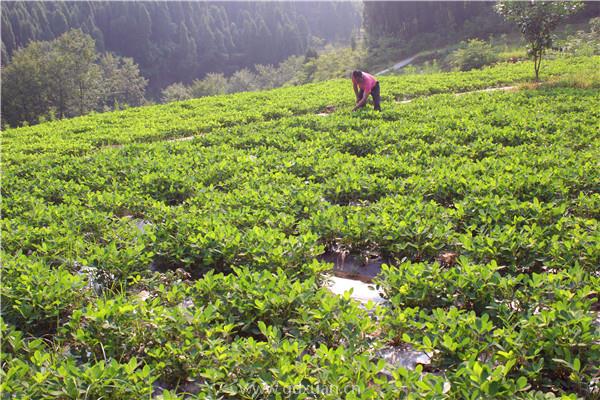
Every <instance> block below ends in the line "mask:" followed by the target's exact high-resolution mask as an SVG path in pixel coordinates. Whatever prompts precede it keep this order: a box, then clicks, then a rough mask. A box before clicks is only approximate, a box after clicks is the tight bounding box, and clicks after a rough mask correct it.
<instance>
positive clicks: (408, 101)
mask: <svg viewBox="0 0 600 400" xmlns="http://www.w3.org/2000/svg"><path fill="white" fill-rule="evenodd" d="M511 90H518V86H501V87H491V88H485V89H478V90H471V91H469V92H458V93H454V95H455V96H463V95H465V94H472V93H483V92H496V91H511ZM437 94H448V93H436V94H431V95H428V96H418V97H414V98H412V99H407V100H396V103H398V104H406V103H410V102H412V101H413V100H417V99H422V98H425V97H431V96H435V95H437Z"/></svg>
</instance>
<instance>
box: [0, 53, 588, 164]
mask: <svg viewBox="0 0 600 400" xmlns="http://www.w3.org/2000/svg"><path fill="white" fill-rule="evenodd" d="M598 62H599V59H598V57H580V58H558V59H555V60H550V61H548V62H547V64H546V66H545V73H546V74H548V76H554V75H563V74H569V73H575V72H578V71H581V70H593V69H594V68H595V65H597V64H598ZM530 78H531V66H530V65H529V64H528V63H516V64H499V65H497V66H493V67H490V68H485V69H483V70H474V71H469V72H455V73H440V74H431V75H427V76H426V77H422V76H418V75H408V76H399V77H382V78H381V85H382V88H383V90H382V98H383V101H384V110H386V109H388V110H389V109H390V105H391V104H392V102H393V101H394V100H396V99H404V98H413V97H418V96H426V95H431V94H438V93H453V92H463V91H470V90H476V89H482V88H487V87H494V86H502V85H507V84H514V83H518V82H523V81H527V80H529V79H530ZM353 99H354V98H353V94H352V91H351V90H350V87H349V81H345V80H337V81H327V82H324V83H317V84H311V85H304V86H302V87H298V88H296V87H289V88H281V89H275V90H271V91H266V92H258V93H239V94H235V95H227V96H214V97H207V98H202V99H197V100H191V101H185V102H175V103H170V104H167V105H159V106H148V107H136V108H131V109H127V110H123V111H118V112H111V113H104V114H92V115H89V116H84V117H78V118H73V119H69V120H63V121H55V122H50V123H45V124H41V125H36V126H32V127H25V128H18V129H9V130H7V131H5V132H3V133H2V137H3V141H4V143H3V148H4V153H5V154H6V155H5V158H4V162H5V163H7V164H10V163H13V162H14V163H21V162H27V161H29V160H37V159H38V158H39V157H40V153H51V154H55V153H59V154H67V155H78V154H85V153H88V152H90V151H93V150H95V149H97V148H99V147H103V146H108V145H119V144H127V143H139V142H152V141H157V140H164V139H169V138H178V137H186V136H191V135H199V134H204V133H207V132H212V131H213V130H215V129H219V128H227V127H234V126H244V125H247V124H253V123H255V122H261V121H268V120H277V119H281V118H286V117H290V116H294V115H305V114H315V113H319V112H321V111H322V110H324V109H325V108H326V107H327V106H331V105H333V106H335V107H337V108H338V109H349V107H350V106H351V105H353Z"/></svg>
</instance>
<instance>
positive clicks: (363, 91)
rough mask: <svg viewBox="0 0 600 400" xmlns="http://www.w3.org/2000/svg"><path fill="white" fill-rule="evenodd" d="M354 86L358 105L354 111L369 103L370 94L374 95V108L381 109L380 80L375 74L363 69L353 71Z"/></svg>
mask: <svg viewBox="0 0 600 400" xmlns="http://www.w3.org/2000/svg"><path fill="white" fill-rule="evenodd" d="M352 87H353V89H354V94H355V95H356V107H354V109H353V110H352V111H356V110H358V109H359V108H362V107H364V106H365V104H367V99H368V98H369V94H371V96H373V108H374V109H375V110H376V111H381V106H380V105H379V102H380V101H381V98H380V96H379V82H378V81H377V79H375V77H374V76H373V75H371V74H367V73H366V72H363V71H353V72H352ZM359 89H360V90H359Z"/></svg>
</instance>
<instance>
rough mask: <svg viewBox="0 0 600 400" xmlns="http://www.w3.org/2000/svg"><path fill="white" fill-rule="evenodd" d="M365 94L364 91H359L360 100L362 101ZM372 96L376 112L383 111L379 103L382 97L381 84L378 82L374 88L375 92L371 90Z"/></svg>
mask: <svg viewBox="0 0 600 400" xmlns="http://www.w3.org/2000/svg"><path fill="white" fill-rule="evenodd" d="M364 93H365V91H364V90H362V89H360V90H359V91H358V100H360V99H362V97H363V94H364ZM371 96H373V108H374V109H375V110H376V111H381V106H380V105H379V102H380V101H381V97H380V95H379V82H377V83H376V84H375V86H374V87H373V90H371ZM365 104H366V103H365ZM363 107H364V106H363Z"/></svg>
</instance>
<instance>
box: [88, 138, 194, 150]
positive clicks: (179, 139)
mask: <svg viewBox="0 0 600 400" xmlns="http://www.w3.org/2000/svg"><path fill="white" fill-rule="evenodd" d="M201 135H202V134H198V135H192V136H184V137H180V138H173V139H166V140H154V141H152V142H131V143H125V144H108V145H106V146H100V147H98V149H120V148H122V147H124V146H125V145H128V144H149V143H156V142H162V143H174V142H187V141H188V140H192V139H194V138H196V137H200V136H201Z"/></svg>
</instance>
